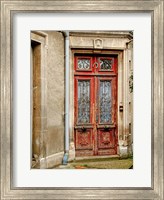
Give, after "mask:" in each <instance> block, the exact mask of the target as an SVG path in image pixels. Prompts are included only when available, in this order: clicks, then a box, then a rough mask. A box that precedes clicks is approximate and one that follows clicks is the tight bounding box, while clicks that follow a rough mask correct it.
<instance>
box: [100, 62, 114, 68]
mask: <svg viewBox="0 0 164 200" xmlns="http://www.w3.org/2000/svg"><path fill="white" fill-rule="evenodd" d="M100 69H101V70H111V69H112V60H109V59H100Z"/></svg>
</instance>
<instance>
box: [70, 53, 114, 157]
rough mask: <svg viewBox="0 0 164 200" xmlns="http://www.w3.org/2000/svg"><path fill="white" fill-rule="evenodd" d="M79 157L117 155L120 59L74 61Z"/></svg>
mask: <svg viewBox="0 0 164 200" xmlns="http://www.w3.org/2000/svg"><path fill="white" fill-rule="evenodd" d="M74 87H75V91H74V92H75V96H74V105H75V109H74V110H75V113H74V117H75V120H74V121H75V124H74V133H75V135H74V139H75V150H76V156H93V155H114V154H117V143H118V138H117V57H116V56H114V55H113V56H112V55H110V56H109V55H100V56H99V55H86V56H85V55H76V56H75V58H74Z"/></svg>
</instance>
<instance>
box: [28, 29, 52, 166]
mask: <svg viewBox="0 0 164 200" xmlns="http://www.w3.org/2000/svg"><path fill="white" fill-rule="evenodd" d="M31 42H36V43H37V44H38V45H39V46H40V47H39V48H40V63H39V65H40V66H39V68H40V77H39V79H40V117H39V118H40V119H39V121H40V122H39V123H40V131H39V133H38V134H39V136H38V137H39V155H36V160H35V161H36V162H35V163H33V167H39V168H46V162H45V159H44V158H45V157H46V142H45V141H46V138H45V137H46V132H47V72H46V68H47V50H48V37H47V34H45V33H43V32H39V31H32V32H31ZM33 56H34V57H35V55H33ZM33 67H34V66H32V69H31V71H33ZM31 82H33V77H31ZM32 87H33V86H32ZM31 89H32V91H33V88H31ZM34 89H35V88H34ZM32 94H33V92H32ZM32 101H33V96H31V102H32ZM31 115H33V108H32V109H31ZM32 130H33V127H32V126H31V131H32ZM33 153H34V152H33Z"/></svg>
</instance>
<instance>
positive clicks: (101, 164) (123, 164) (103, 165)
mask: <svg viewBox="0 0 164 200" xmlns="http://www.w3.org/2000/svg"><path fill="white" fill-rule="evenodd" d="M71 165H72V167H74V168H78V169H80V168H81V169H82V168H83V169H84V168H87V169H129V168H130V167H131V166H132V165H133V159H131V158H127V159H118V158H117V159H108V160H107V159H105V160H104V159H101V161H100V160H99V159H96V160H93V159H92V160H85V161H84V160H83V161H82V162H80V161H78V162H73V163H72V164H71Z"/></svg>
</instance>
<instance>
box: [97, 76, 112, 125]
mask: <svg viewBox="0 0 164 200" xmlns="http://www.w3.org/2000/svg"><path fill="white" fill-rule="evenodd" d="M99 92H100V95H99V110H100V123H110V122H111V120H112V114H111V107H112V104H111V81H108V80H101V81H100V90H99Z"/></svg>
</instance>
